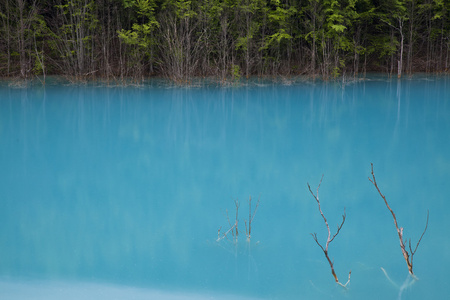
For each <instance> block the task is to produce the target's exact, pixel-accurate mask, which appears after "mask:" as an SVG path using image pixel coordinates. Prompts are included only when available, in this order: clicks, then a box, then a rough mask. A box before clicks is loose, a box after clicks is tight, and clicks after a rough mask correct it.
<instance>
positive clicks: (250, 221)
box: [244, 196, 259, 242]
mask: <svg viewBox="0 0 450 300" xmlns="http://www.w3.org/2000/svg"><path fill="white" fill-rule="evenodd" d="M258 206H259V197H258V202H256V206H255V210H254V211H253V214H252V196H250V198H249V199H248V228H247V220H244V223H245V233H246V235H247V241H248V242H250V239H251V237H252V222H253V219H254V218H255V215H256V211H257V210H258ZM247 229H248V230H247Z"/></svg>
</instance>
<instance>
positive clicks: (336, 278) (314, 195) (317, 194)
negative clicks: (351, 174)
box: [307, 175, 352, 288]
mask: <svg viewBox="0 0 450 300" xmlns="http://www.w3.org/2000/svg"><path fill="white" fill-rule="evenodd" d="M322 180H323V175H322V178H321V179H320V182H319V185H318V186H317V190H316V194H314V192H313V191H312V190H311V186H310V185H309V183H307V184H308V188H309V191H310V192H311V195H313V197H314V199H316V202H317V205H318V206H319V212H320V215H321V216H322V218H323V221H324V222H325V225H326V226H327V230H328V238H327V242H326V244H325V247H323V246H322V245H321V244H320V243H319V240H318V239H317V233H311V235H312V237H313V238H314V241H315V242H316V243H317V245H319V247H320V248H321V249H322V251H323V253H324V254H325V257H326V258H327V260H328V263H329V264H330V267H331V274H332V275H333V277H334V280H335V281H336V283H337V284H339V285H340V286H342V287H344V288H347V285H348V284H349V283H350V275H351V274H352V271H350V272H349V273H348V280H347V282H346V283H345V284H343V283H341V282H339V279H338V277H337V275H336V272H335V271H334V264H333V262H332V261H331V259H330V256H329V255H328V246H329V245H330V243H331V242H332V241H333V240H334V238H335V237H336V236H337V235H338V234H339V232H340V231H341V229H342V226H343V225H344V222H345V218H346V214H345V208H344V214H343V215H342V222H341V224H340V225H338V227H337V230H336V233H335V234H334V235H333V236H331V230H330V226H329V225H328V221H327V219H326V218H325V215H324V214H323V212H322V208H321V207H320V201H319V188H320V185H321V183H322Z"/></svg>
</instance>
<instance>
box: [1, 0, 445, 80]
mask: <svg viewBox="0 0 450 300" xmlns="http://www.w3.org/2000/svg"><path fill="white" fill-rule="evenodd" d="M449 9H450V0H190V1H186V0H99V1H93V0H48V1H45V0H0V76H3V77H22V78H31V77H33V76H35V75H44V76H45V75H49V74H58V75H64V76H68V77H72V78H79V79H83V78H90V77H94V78H95V77H97V78H106V79H112V80H121V79H122V80H123V79H125V78H133V79H136V80H140V79H142V78H144V77H147V76H155V75H157V76H161V75H162V76H166V77H169V78H171V79H173V80H175V81H180V82H183V81H186V80H189V79H190V78H192V77H195V76H216V77H218V78H220V79H226V78H239V77H241V76H246V77H248V76H252V75H257V76H263V75H274V76H278V75H282V76H291V75H299V74H307V75H312V76H322V77H324V78H332V77H335V76H339V75H343V74H345V75H350V74H351V75H355V74H361V73H365V72H366V71H378V72H386V73H389V74H398V76H401V75H402V74H404V73H412V72H447V71H448V70H449V65H450V12H449Z"/></svg>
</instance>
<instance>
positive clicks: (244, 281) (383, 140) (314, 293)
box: [0, 76, 450, 299]
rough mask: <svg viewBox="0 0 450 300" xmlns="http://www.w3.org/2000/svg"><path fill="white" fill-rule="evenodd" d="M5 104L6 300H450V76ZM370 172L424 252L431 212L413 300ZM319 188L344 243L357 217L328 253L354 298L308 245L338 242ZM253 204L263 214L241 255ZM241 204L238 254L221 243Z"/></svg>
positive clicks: (0, 191)
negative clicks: (239, 299) (208, 299)
mask: <svg viewBox="0 0 450 300" xmlns="http://www.w3.org/2000/svg"><path fill="white" fill-rule="evenodd" d="M0 95H1V96H0V99H1V100H0V298H2V299H28V298H27V297H28V296H29V295H30V294H32V295H34V297H35V299H37V298H39V297H38V296H39V295H40V296H42V299H44V298H45V299H52V298H53V299H61V297H62V296H61V294H60V293H61V291H62V290H63V291H66V295H65V296H64V297H63V298H66V299H69V298H70V297H68V295H73V298H74V299H81V298H85V299H90V298H89V297H91V299H100V298H105V299H132V298H133V297H134V298H135V299H183V298H186V299H187V298H192V299H201V297H202V296H201V295H204V296H205V295H209V296H211V295H213V296H211V297H215V299H219V298H220V297H224V298H227V297H226V296H224V295H229V294H232V295H241V296H248V297H258V298H266V299H329V298H344V299H398V298H401V299H444V298H446V296H448V295H449V294H450V288H449V286H448V284H447V281H448V280H447V278H448V276H447V275H448V270H449V268H450V239H449V233H450V231H449V229H448V228H449V227H450V219H449V213H450V202H449V201H450V184H449V182H448V178H450V79H449V77H445V76H440V77H421V76H416V77H414V78H413V79H408V78H405V79H403V80H401V81H398V80H397V79H387V78H385V77H373V78H372V79H370V80H365V81H358V82H353V83H349V84H347V85H345V86H342V85H341V84H337V83H322V82H319V81H317V82H303V83H296V84H292V85H283V84H257V83H254V84H249V85H246V86H241V87H222V88H221V87H214V86H206V87H202V88H197V87H191V88H180V87H171V86H167V85H163V84H153V85H149V86H144V87H105V86H103V87H102V86H91V85H85V86H74V85H63V84H51V83H50V84H47V86H46V87H45V88H43V87H30V86H29V87H26V88H16V87H9V86H7V85H6V84H3V85H2V86H1V87H0ZM371 162H373V163H374V170H375V175H376V177H377V181H378V184H379V186H380V188H381V190H382V192H383V193H384V194H385V195H386V197H387V199H388V201H389V203H390V205H391V207H392V209H393V210H394V212H395V213H396V216H397V219H398V222H399V225H400V226H402V227H404V234H405V238H412V243H413V246H414V245H415V243H416V242H417V240H418V238H419V237H420V234H421V233H422V231H423V228H424V226H425V221H426V213H427V209H428V210H429V212H430V221H429V225H428V231H427V232H426V234H425V235H424V237H423V240H422V242H421V244H420V246H419V248H418V250H417V252H416V255H415V256H414V271H415V274H416V275H417V277H418V278H419V280H418V281H417V282H415V283H414V285H412V286H411V287H409V288H408V289H406V290H404V291H402V293H401V295H399V287H395V286H394V285H393V284H392V283H391V282H390V281H389V280H388V279H387V278H386V277H385V275H384V274H383V272H382V271H381V269H380V268H381V267H383V268H384V269H385V270H386V271H387V273H388V274H389V276H390V278H391V279H392V281H394V282H396V283H397V284H398V286H401V284H402V283H403V281H404V280H405V279H406V278H408V271H407V267H406V263H405V261H404V259H403V256H402V254H401V250H400V247H399V240H398V236H397V233H396V230H395V227H394V222H393V220H392V216H391V214H390V213H389V211H388V210H387V208H386V206H385V204H384V202H383V200H382V199H381V197H380V196H379V195H378V194H377V192H376V190H375V188H374V186H373V185H372V184H371V183H370V182H369V180H368V176H370V163H371ZM322 174H324V179H323V182H322V185H321V187H320V190H319V195H320V201H321V205H322V210H323V212H324V214H325V216H326V217H327V218H328V221H329V223H330V227H331V229H332V231H335V229H336V226H337V224H338V223H340V222H341V215H342V214H343V212H344V207H345V211H346V214H347V219H346V221H345V224H344V226H343V228H342V230H341V232H340V233H339V235H338V236H337V237H336V239H335V240H334V241H333V242H332V243H331V244H330V246H329V253H330V257H331V258H332V259H333V260H334V264H335V269H336V273H337V275H338V277H339V279H340V281H342V282H345V281H346V279H347V274H348V272H349V271H350V270H352V276H351V283H350V288H349V289H348V290H347V291H345V290H344V289H343V288H341V287H339V286H337V285H336V283H335V282H334V279H333V277H332V275H331V272H330V268H329V265H328V263H327V261H326V258H325V256H324V255H323V252H322V250H321V249H320V248H319V247H318V246H317V244H316V243H315V242H314V240H313V238H312V236H311V235H310V233H313V232H317V234H318V238H319V241H320V242H321V243H323V244H324V243H325V241H326V238H327V231H326V227H325V225H324V223H323V219H322V218H321V216H320V214H319V211H318V207H317V204H316V202H315V200H314V198H313V197H312V196H311V194H310V193H309V191H308V187H307V182H309V183H310V184H311V186H312V188H313V189H314V190H315V189H316V188H317V185H318V183H319V181H320V178H321V176H322ZM249 196H252V197H253V201H252V204H253V207H254V205H255V204H256V201H257V199H258V198H259V199H260V205H259V207H258V210H257V213H256V215H255V218H254V220H253V223H252V238H251V241H250V242H247V241H246V238H245V225H244V220H245V219H247V220H248V201H247V200H248V198H249ZM236 199H238V200H239V201H240V209H239V224H238V228H239V230H240V235H239V239H238V242H237V244H235V243H233V242H232V241H231V240H227V239H223V240H221V241H220V242H217V241H216V239H217V232H218V229H219V228H221V231H222V232H225V231H226V230H227V229H228V228H229V225H228V221H227V217H226V210H228V212H229V216H230V219H232V220H230V222H234V221H233V218H234V214H235V205H234V200H236ZM230 238H231V236H230ZM61 284H62V285H63V286H64V287H65V288H61ZM97 284H98V285H97ZM91 285H92V286H91ZM58 291H59V294H58ZM99 291H102V292H99ZM155 291H158V292H160V293H163V294H164V295H165V297H166V298H164V297H163V296H161V295H163V294H155V293H157V292H155ZM175 292H176V293H175ZM77 293H81V294H82V296H75V295H78V294H77ZM27 295H28V296H27ZM111 295H113V296H111ZM157 295H159V296H157ZM192 295H194V296H192ZM141 296H142V298H139V297H141ZM209 296H208V297H209ZM177 297H178V298H177ZM205 297H207V296H205ZM235 297H236V296H230V297H228V298H229V299H236V298H235Z"/></svg>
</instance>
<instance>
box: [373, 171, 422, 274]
mask: <svg viewBox="0 0 450 300" xmlns="http://www.w3.org/2000/svg"><path fill="white" fill-rule="evenodd" d="M370 165H371V168H372V178H370V177H369V180H370V182H372V184H373V185H374V186H375V188H376V189H377V191H378V193H379V194H380V196H381V198H383V200H384V203H385V204H386V207H387V208H388V209H389V211H390V212H391V214H392V217H393V218H394V224H395V228H396V229H397V234H398V239H399V240H400V248H401V249H402V254H403V257H404V258H405V261H406V265H407V266H408V271H409V274H411V276H412V277H413V278H414V279H417V277H416V276H415V275H414V273H413V258H414V254H416V251H417V248H418V247H419V244H420V242H421V241H422V238H423V236H424V234H425V232H426V231H427V228H428V217H429V212H427V222H426V224H425V229H424V231H423V232H422V235H421V236H420V239H419V241H418V242H417V244H416V247H415V248H414V250H413V249H412V246H411V239H409V252H408V250H407V249H406V245H405V244H406V241H405V240H403V227H398V223H397V218H396V217H395V213H394V211H393V210H392V208H391V207H390V206H389V204H388V202H387V200H386V197H385V196H384V195H383V194H382V193H381V191H380V188H379V187H378V184H377V181H376V179H375V174H374V172H373V163H371V164H370Z"/></svg>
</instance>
